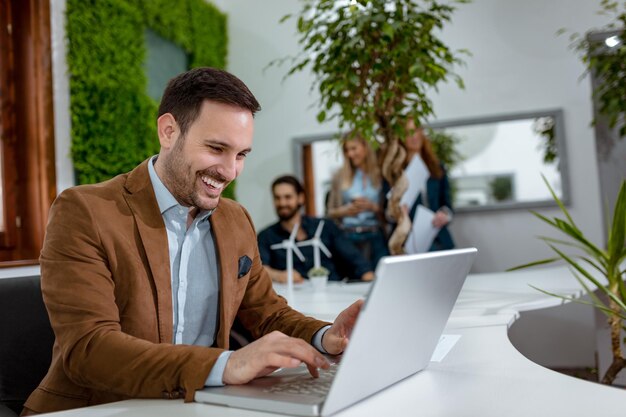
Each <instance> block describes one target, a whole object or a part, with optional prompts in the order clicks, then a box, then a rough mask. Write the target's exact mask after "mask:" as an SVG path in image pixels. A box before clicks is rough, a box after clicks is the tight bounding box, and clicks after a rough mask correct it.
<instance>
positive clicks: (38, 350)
mask: <svg viewBox="0 0 626 417" xmlns="http://www.w3.org/2000/svg"><path fill="white" fill-rule="evenodd" d="M53 343H54V333H53V332H52V328H51V327H50V320H49V319H48V312H47V311H46V308H45V306H44V303H43V298H42V296H41V287H40V283H39V276H33V277H20V278H1V279H0V415H3V416H4V415H6V414H2V412H1V411H2V410H1V408H2V407H1V406H2V405H4V406H6V407H8V408H9V409H11V410H13V412H15V413H16V414H19V413H20V412H21V411H22V407H23V406H24V402H25V401H26V399H27V398H28V396H29V395H30V394H31V392H33V390H34V389H35V388H37V386H38V385H39V383H40V382H41V380H42V379H43V377H44V376H45V375H46V372H47V371H48V368H49V367H50V361H51V358H52V345H53ZM5 412H6V409H5Z"/></svg>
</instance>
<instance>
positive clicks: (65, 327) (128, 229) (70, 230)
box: [25, 161, 327, 412]
mask: <svg viewBox="0 0 626 417" xmlns="http://www.w3.org/2000/svg"><path fill="white" fill-rule="evenodd" d="M210 222H211V228H212V232H213V238H214V240H215V246H216V249H217V256H218V259H219V263H220V265H219V271H220V289H219V290H220V306H219V328H218V331H217V335H216V342H215V345H216V346H217V347H212V348H209V347H200V346H189V345H173V344H172V331H173V330H172V327H173V313H172V291H171V277H170V263H169V253H168V244H167V233H166V230H165V225H164V223H163V219H162V217H161V213H160V211H159V207H158V204H157V201H156V197H155V195H154V191H153V188H152V184H151V182H150V177H149V174H148V167H147V161H146V162H144V163H142V164H141V165H139V166H138V167H137V168H135V169H134V170H133V171H132V172H130V173H128V174H123V175H120V176H117V177H115V178H113V179H111V180H109V181H107V182H104V183H101V184H96V185H85V186H79V187H74V188H71V189H69V190H66V191H64V192H63V193H62V194H61V195H59V197H58V198H57V199H56V200H55V202H54V204H53V205H52V208H51V209H50V220H49V223H48V228H47V231H46V238H45V242H44V246H43V249H42V252H41V258H40V261H41V287H42V291H43V296H44V301H45V303H46V307H47V309H48V314H49V315H50V322H51V324H52V328H53V329H54V333H55V335H56V341H55V343H54V349H53V355H52V363H51V366H50V369H49V371H48V374H47V375H46V377H45V378H44V379H43V381H42V382H41V384H40V385H39V387H38V388H37V389H36V390H35V391H34V392H33V393H32V394H31V396H30V397H29V399H28V401H27V402H26V404H25V406H26V407H27V408H28V409H30V410H33V411H35V412H50V411H57V410H64V409H69V408H76V407H84V406H87V405H93V404H100V403H105V402H111V401H116V400H121V399H125V398H163V397H165V398H178V397H180V396H184V397H185V399H186V400H187V401H190V400H192V399H193V394H194V392H195V390H197V389H200V388H202V387H203V385H204V381H205V380H206V378H207V376H208V374H209V372H210V370H211V368H212V366H213V364H214V363H215V361H216V359H217V357H218V356H219V355H220V353H222V352H223V351H224V349H228V338H229V333H230V328H231V326H232V324H233V321H234V319H235V317H238V318H239V319H240V321H241V323H242V324H243V325H244V327H246V328H247V329H248V330H249V331H250V332H251V334H252V335H253V337H260V336H262V335H264V334H267V333H269V332H271V331H273V330H280V331H282V332H283V333H286V334H288V335H291V336H294V337H299V338H302V339H304V340H306V341H308V342H310V341H311V339H312V337H313V335H314V334H315V332H316V331H317V330H319V329H320V328H321V327H323V326H324V325H325V324H327V323H324V322H320V321H317V320H314V319H311V318H306V317H304V316H303V315H302V314H300V313H298V312H296V311H294V310H292V309H291V308H289V307H288V306H287V304H286V302H285V300H284V299H283V298H281V297H279V296H277V295H276V293H275V292H274V291H273V289H272V283H271V280H270V278H269V277H268V275H267V273H266V272H265V270H264V269H263V267H262V265H261V262H260V260H259V253H258V249H257V243H256V242H257V241H256V235H255V231H254V228H253V225H252V222H251V220H250V217H249V215H248V213H247V212H246V211H245V209H244V208H243V207H242V206H240V205H239V204H237V203H235V202H233V201H230V200H227V199H221V201H220V202H219V204H218V206H217V208H216V209H215V211H214V212H213V214H212V215H211V217H210ZM244 255H245V256H248V257H249V258H250V259H251V260H252V266H251V268H250V270H249V271H248V273H247V274H245V275H243V276H240V277H239V275H241V274H240V273H239V272H240V270H239V259H240V258H241V257H243V256H244Z"/></svg>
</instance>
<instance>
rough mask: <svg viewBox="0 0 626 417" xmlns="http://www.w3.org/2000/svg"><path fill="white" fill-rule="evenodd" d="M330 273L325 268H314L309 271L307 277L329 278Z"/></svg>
mask: <svg viewBox="0 0 626 417" xmlns="http://www.w3.org/2000/svg"><path fill="white" fill-rule="evenodd" d="M328 274H329V271H328V269H326V268H324V267H323V266H318V267H313V268H311V269H309V270H308V272H307V276H308V277H309V278H311V277H328Z"/></svg>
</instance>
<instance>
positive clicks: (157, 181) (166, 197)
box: [148, 155, 213, 221]
mask: <svg viewBox="0 0 626 417" xmlns="http://www.w3.org/2000/svg"><path fill="white" fill-rule="evenodd" d="M158 156H159V155H155V156H153V157H152V158H151V159H150V162H148V173H149V174H150V181H151V182H152V188H153V189H154V195H155V196H156V200H157V204H158V205H159V210H160V211H161V215H163V213H165V212H166V211H167V210H169V209H171V208H172V207H183V206H182V205H181V204H179V203H178V201H177V200H176V198H174V196H173V195H172V193H170V190H168V189H167V187H166V186H165V184H163V181H161V178H159V176H158V174H157V173H156V170H155V169H154V163H155V162H156V160H157V158H158ZM184 208H185V210H189V207H184ZM211 213H213V210H202V211H201V212H200V213H199V214H198V216H196V217H198V218H199V220H200V221H203V220H206V219H207V218H208V217H209V216H210V215H211Z"/></svg>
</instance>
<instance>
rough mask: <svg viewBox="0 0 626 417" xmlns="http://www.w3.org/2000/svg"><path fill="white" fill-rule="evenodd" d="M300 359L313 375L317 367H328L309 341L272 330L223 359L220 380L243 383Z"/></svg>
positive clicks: (291, 364)
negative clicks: (223, 364) (224, 363)
mask: <svg viewBox="0 0 626 417" xmlns="http://www.w3.org/2000/svg"><path fill="white" fill-rule="evenodd" d="M328 331H330V329H329V330H328ZM327 333H328V332H327ZM302 362H304V363H305V364H306V366H307V368H309V372H310V373H311V375H312V376H313V377H314V378H317V377H318V376H319V372H318V370H317V369H318V368H322V369H328V368H329V367H330V364H329V363H328V361H327V360H326V359H325V358H324V356H322V354H321V353H319V352H318V351H317V349H315V348H314V347H313V346H311V345H310V344H309V343H307V342H305V341H304V340H302V339H297V338H294V337H289V336H287V335H285V334H283V333H281V332H278V331H274V332H272V333H270V334H267V335H265V336H263V337H262V338H260V339H258V340H256V341H254V342H252V343H250V344H249V345H246V346H245V347H243V348H241V349H239V350H236V351H234V352H233V353H232V354H231V355H230V358H228V362H226V367H225V368H224V376H223V377H222V381H223V382H224V383H225V384H245V383H246V382H249V381H252V380H253V379H255V378H259V377H262V376H265V375H269V374H271V373H272V372H274V371H275V370H276V369H278V368H295V367H298V366H300V364H301V363H302Z"/></svg>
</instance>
